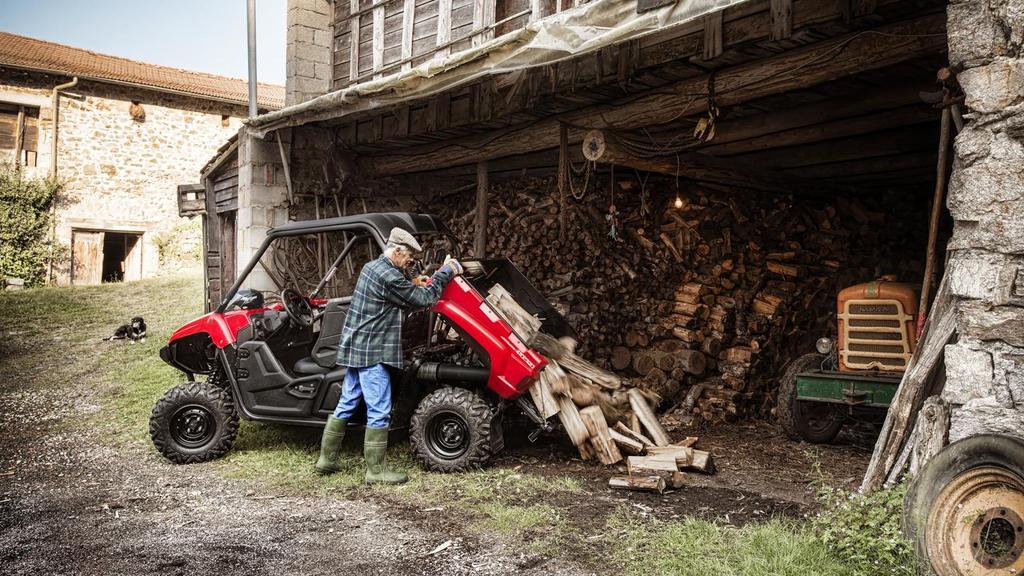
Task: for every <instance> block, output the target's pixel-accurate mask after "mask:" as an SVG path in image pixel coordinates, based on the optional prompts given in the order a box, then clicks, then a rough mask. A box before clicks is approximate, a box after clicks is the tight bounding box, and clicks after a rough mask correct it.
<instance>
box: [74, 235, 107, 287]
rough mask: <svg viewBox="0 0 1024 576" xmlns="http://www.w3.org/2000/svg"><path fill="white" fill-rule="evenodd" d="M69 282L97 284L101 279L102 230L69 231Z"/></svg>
mask: <svg viewBox="0 0 1024 576" xmlns="http://www.w3.org/2000/svg"><path fill="white" fill-rule="evenodd" d="M71 244H72V250H71V283H72V284H99V283H100V282H101V281H102V280H103V232H92V231H88V230H74V231H72V233H71Z"/></svg>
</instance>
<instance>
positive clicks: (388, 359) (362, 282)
mask: <svg viewBox="0 0 1024 576" xmlns="http://www.w3.org/2000/svg"><path fill="white" fill-rule="evenodd" d="M451 279H452V275H451V274H450V273H448V272H441V271H438V272H435V273H434V278H433V283H432V284H431V285H430V286H416V285H414V284H413V283H412V282H410V281H409V279H408V278H406V277H405V275H404V274H402V272H401V271H400V270H399V269H398V268H396V267H395V265H394V264H392V263H391V260H390V259H389V258H388V257H387V256H385V255H383V254H381V256H380V257H379V258H377V259H376V260H373V261H371V262H367V263H366V265H365V266H363V270H362V272H360V273H359V280H358V281H357V282H356V289H355V292H354V293H353V294H352V303H351V304H349V308H348V316H347V317H346V318H345V326H344V328H342V330H341V344H340V345H339V346H338V365H339V366H347V367H349V368H365V367H367V366H373V365H374V364H381V363H383V364H387V365H389V366H394V367H396V368H401V367H402V316H403V314H402V312H403V309H405V308H426V307H428V306H432V305H433V304H434V303H435V302H437V300H438V298H440V297H441V292H443V291H444V288H445V286H447V285H448V282H449V281H451Z"/></svg>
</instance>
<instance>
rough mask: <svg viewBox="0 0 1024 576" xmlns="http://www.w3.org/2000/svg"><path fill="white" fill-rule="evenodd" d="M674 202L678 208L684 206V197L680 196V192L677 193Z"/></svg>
mask: <svg viewBox="0 0 1024 576" xmlns="http://www.w3.org/2000/svg"><path fill="white" fill-rule="evenodd" d="M672 204H673V205H674V206H675V207H676V210H678V209H680V208H682V207H683V199H682V198H680V197H679V193H678V192H677V193H676V201H675V202H673V203H672Z"/></svg>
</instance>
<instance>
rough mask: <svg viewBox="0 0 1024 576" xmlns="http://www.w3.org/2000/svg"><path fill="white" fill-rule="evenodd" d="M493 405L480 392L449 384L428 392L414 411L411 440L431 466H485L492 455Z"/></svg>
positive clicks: (418, 455)
mask: <svg viewBox="0 0 1024 576" xmlns="http://www.w3.org/2000/svg"><path fill="white" fill-rule="evenodd" d="M492 417H493V413H492V412H491V408H490V406H488V404H487V402H485V401H484V399H483V398H481V397H480V395H479V394H476V393H475V392H473V391H471V390H466V389H464V388H453V387H451V386H445V387H444V388H440V389H438V390H435V391H434V392H431V393H430V394H428V395H427V396H426V397H425V398H424V399H423V400H422V401H420V403H419V405H418V406H417V407H416V411H415V412H413V415H412V420H411V422H410V424H409V440H410V442H411V443H412V448H413V452H414V453H415V455H416V459H417V460H419V462H420V464H422V465H423V467H424V468H426V469H427V470H433V471H435V472H462V471H465V470H471V469H474V468H482V467H483V466H484V465H485V464H486V463H487V461H488V460H489V459H490V457H491V420H492Z"/></svg>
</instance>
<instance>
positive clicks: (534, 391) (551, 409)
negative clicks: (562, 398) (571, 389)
mask: <svg viewBox="0 0 1024 576" xmlns="http://www.w3.org/2000/svg"><path fill="white" fill-rule="evenodd" d="M555 366H556V367H557V365H555ZM556 369H557V368H554V369H553V368H552V365H551V364H548V365H547V366H545V367H544V370H542V371H541V373H540V378H538V379H537V381H536V382H534V384H533V386H530V398H531V399H533V405H534V406H536V407H537V411H538V412H539V413H540V416H541V418H544V419H545V420H547V419H548V418H551V417H552V416H554V415H555V414H558V401H557V400H556V399H555V395H554V393H553V392H552V391H551V381H552V380H553V379H554V378H555V377H554V376H553V372H555V370H556Z"/></svg>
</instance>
